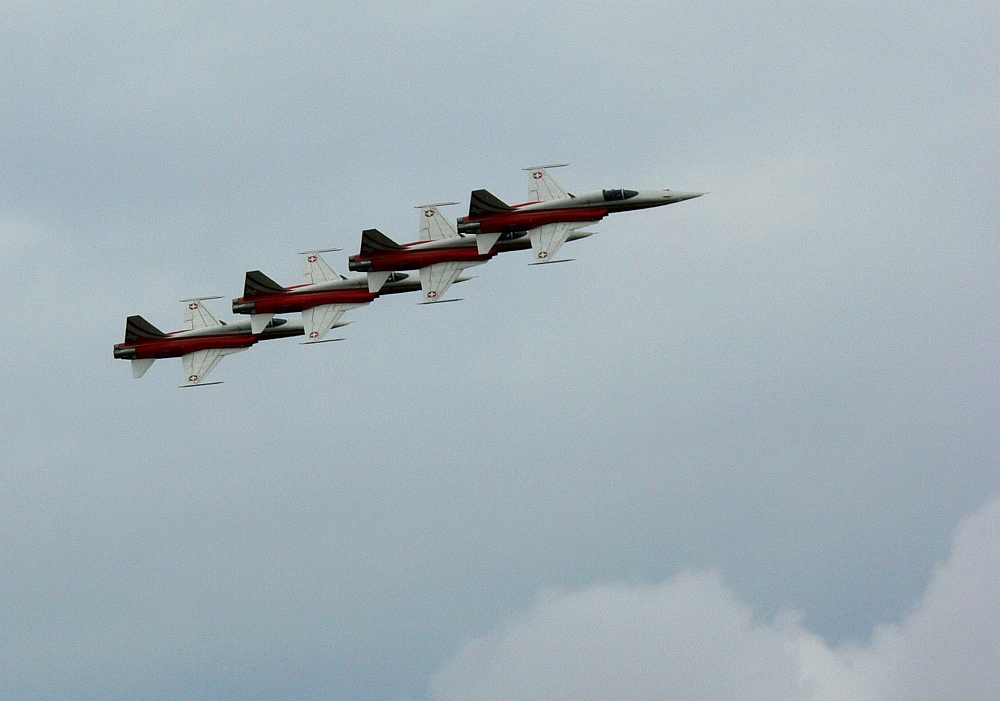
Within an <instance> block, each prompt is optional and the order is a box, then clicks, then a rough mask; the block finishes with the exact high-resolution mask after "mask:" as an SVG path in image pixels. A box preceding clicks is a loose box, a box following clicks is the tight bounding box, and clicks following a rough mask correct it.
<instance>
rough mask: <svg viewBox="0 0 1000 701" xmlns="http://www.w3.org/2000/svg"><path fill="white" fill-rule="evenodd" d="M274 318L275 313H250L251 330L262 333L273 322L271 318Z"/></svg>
mask: <svg viewBox="0 0 1000 701" xmlns="http://www.w3.org/2000/svg"><path fill="white" fill-rule="evenodd" d="M273 318H274V314H251V315H250V332H251V333H255V334H257V333H260V332H261V331H263V330H264V329H266V328H267V325H268V324H270V323H271V319H273Z"/></svg>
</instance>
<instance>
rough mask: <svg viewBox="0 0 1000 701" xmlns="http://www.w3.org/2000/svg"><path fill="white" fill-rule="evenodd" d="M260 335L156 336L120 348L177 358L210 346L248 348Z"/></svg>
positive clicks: (139, 354)
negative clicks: (130, 348) (153, 338)
mask: <svg viewBox="0 0 1000 701" xmlns="http://www.w3.org/2000/svg"><path fill="white" fill-rule="evenodd" d="M259 338H260V337H259V336H257V335H254V334H249V333H243V334H232V335H223V334H219V335H214V336H185V337H182V338H169V337H167V338H158V339H155V340H149V341H139V342H135V343H123V344H121V347H122V348H128V347H130V346H131V347H134V348H135V357H136V358H137V359H139V360H142V359H146V358H179V357H180V356H182V355H187V354H188V353H194V352H196V351H200V350H208V349H210V348H249V347H250V346H252V345H253V344H255V343H256V342H257V341H258V339H259Z"/></svg>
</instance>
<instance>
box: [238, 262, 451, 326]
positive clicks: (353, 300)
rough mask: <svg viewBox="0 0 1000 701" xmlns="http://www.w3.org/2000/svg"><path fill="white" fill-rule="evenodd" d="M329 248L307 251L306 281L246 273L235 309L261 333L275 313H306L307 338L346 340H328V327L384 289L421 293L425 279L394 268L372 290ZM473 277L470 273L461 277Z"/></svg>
mask: <svg viewBox="0 0 1000 701" xmlns="http://www.w3.org/2000/svg"><path fill="white" fill-rule="evenodd" d="M339 250H340V249H339V248H327V249H322V250H316V251H303V252H302V253H300V254H299V255H302V256H305V282H304V283H303V284H301V285H293V286H291V287H282V286H281V285H279V284H278V283H276V282H275V281H274V280H272V279H271V278H269V277H268V276H267V275H265V274H264V273H262V272H260V271H259V270H251V271H250V272H248V273H247V274H246V280H245V283H244V286H243V296H242V297H239V298H237V299H234V300H233V313H235V314H249V315H250V327H251V331H252V332H253V333H260V332H261V330H262V329H265V328H266V327H267V325H268V324H269V323H270V322H271V319H272V318H273V317H274V315H275V314H290V313H292V312H302V324H303V327H304V332H305V336H306V338H307V339H308V340H306V341H305V343H326V342H328V341H336V340H340V339H333V338H331V339H326V340H324V338H323V337H324V336H326V334H327V332H328V331H330V329H331V328H333V326H334V325H335V324H336V323H337V322H338V321H339V320H340V317H341V316H343V314H344V312H346V311H348V310H349V309H355V308H357V307H363V306H365V305H366V304H368V303H370V302H371V301H372V300H373V299H375V298H376V297H378V296H379V295H380V294H394V293H398V292H415V291H417V290H419V289H420V282H419V281H418V280H415V279H410V278H409V276H408V275H407V274H406V273H398V272H393V273H390V275H389V276H388V278H387V279H386V280H385V281H384V284H383V285H382V286H381V288H380V289H378V290H376V291H374V292H373V291H371V290H369V289H368V281H367V279H366V278H365V276H364V275H354V276H352V277H345V276H343V275H341V274H340V273H338V272H337V271H336V270H334V269H333V268H332V267H331V266H330V264H329V263H327V262H326V260H325V259H324V258H323V255H322V254H323V253H326V252H328V251H339ZM463 279H464V280H468V279H469V278H468V277H465V278H458V279H457V280H456V281H460V280H463Z"/></svg>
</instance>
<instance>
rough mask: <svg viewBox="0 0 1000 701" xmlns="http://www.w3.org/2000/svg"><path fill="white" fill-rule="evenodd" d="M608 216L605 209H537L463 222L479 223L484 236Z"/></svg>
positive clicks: (472, 218)
mask: <svg viewBox="0 0 1000 701" xmlns="http://www.w3.org/2000/svg"><path fill="white" fill-rule="evenodd" d="M607 214H608V209H607V208H606V207H575V208H573V209H539V210H528V211H517V210H515V211H512V212H498V213H497V214H480V215H477V216H471V217H465V218H464V219H463V221H467V222H479V226H480V231H482V232H483V233H484V234H491V233H497V232H507V231H528V230H530V229H536V228H538V227H540V226H545V225H546V224H557V223H559V222H589V221H600V220H601V219H603V218H604V217H606V216H607Z"/></svg>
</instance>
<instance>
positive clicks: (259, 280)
mask: <svg viewBox="0 0 1000 701" xmlns="http://www.w3.org/2000/svg"><path fill="white" fill-rule="evenodd" d="M284 291H285V288H284V287H282V286H281V285H279V284H278V283H276V282H275V281H274V280H272V279H271V278H269V277H268V276H267V275H265V274H264V273H262V272H260V271H259V270H249V271H247V276H246V281H245V282H244V283H243V296H244V297H256V296H257V295H267V294H274V293H275V292H284Z"/></svg>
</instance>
